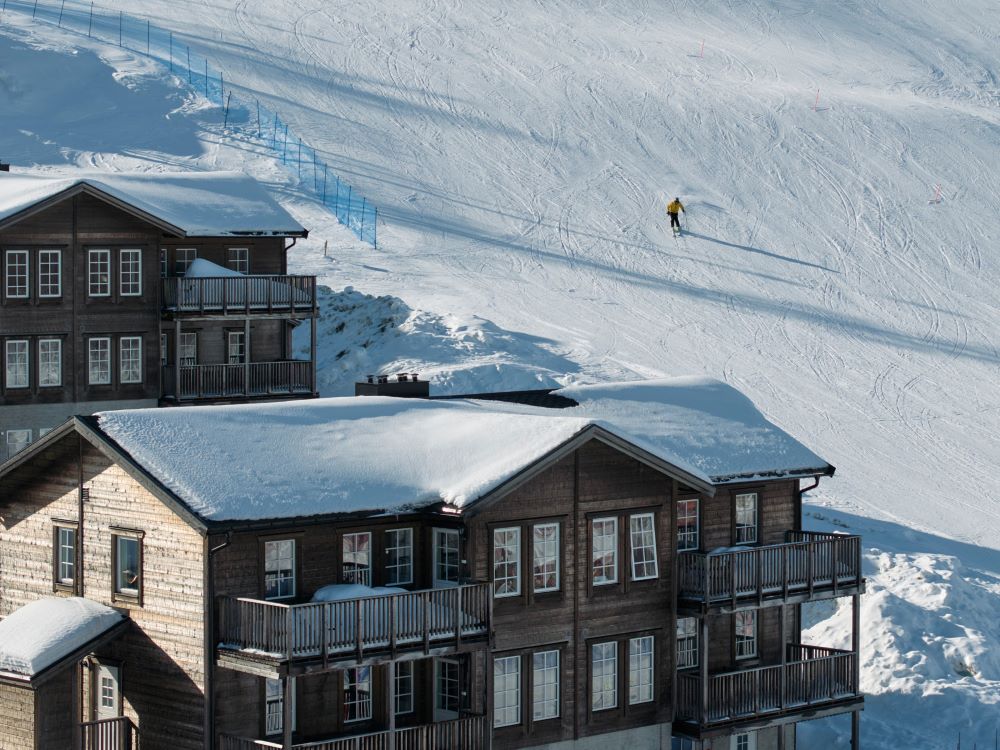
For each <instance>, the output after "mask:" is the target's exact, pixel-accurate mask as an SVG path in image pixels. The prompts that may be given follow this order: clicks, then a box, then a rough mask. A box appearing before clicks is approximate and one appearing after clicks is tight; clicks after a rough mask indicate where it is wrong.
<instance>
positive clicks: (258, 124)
mask: <svg viewBox="0 0 1000 750" xmlns="http://www.w3.org/2000/svg"><path fill="white" fill-rule="evenodd" d="M254 101H255V102H257V138H263V137H264V136H263V135H262V134H261V130H260V99H256V98H255V99H254Z"/></svg>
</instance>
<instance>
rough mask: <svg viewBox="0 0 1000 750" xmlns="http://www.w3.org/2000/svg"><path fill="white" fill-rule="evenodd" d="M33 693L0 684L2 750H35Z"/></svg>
mask: <svg viewBox="0 0 1000 750" xmlns="http://www.w3.org/2000/svg"><path fill="white" fill-rule="evenodd" d="M36 721H37V716H36V714H35V692H34V691H33V690H29V689H28V688H23V687H17V686H16V685H8V684H6V683H2V682H0V746H2V747H3V749H4V750H36V748H35V722H36Z"/></svg>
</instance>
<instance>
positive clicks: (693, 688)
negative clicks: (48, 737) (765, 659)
mask: <svg viewBox="0 0 1000 750" xmlns="http://www.w3.org/2000/svg"><path fill="white" fill-rule="evenodd" d="M786 658H787V662H786V663H785V664H783V665H782V664H778V665H775V666H769V667H757V668H754V669H744V670H740V671H738V672H728V673H725V674H716V675H710V676H709V678H708V685H707V686H703V685H702V678H701V676H700V675H699V674H697V673H695V672H681V673H679V674H678V675H677V718H678V719H679V720H680V721H682V722H685V723H687V724H690V725H692V726H689V727H688V728H687V729H688V730H689V731H690V730H692V729H696V730H697V731H696V732H694V733H695V734H698V733H699V732H701V731H703V730H706V729H711V728H712V727H713V726H715V725H720V724H732V723H735V722H751V721H755V720H767V719H776V718H780V717H783V716H795V715H800V714H803V713H809V714H810V715H811V716H815V717H817V718H818V717H819V716H820V715H823V716H826V715H832V714H835V713H842V712H844V711H846V710H850V709H851V708H852V707H853V708H856V707H857V705H858V703H859V702H860V701H861V700H862V698H861V694H860V692H859V690H858V671H857V663H858V655H857V654H856V653H854V652H852V651H839V650H837V649H832V648H820V647H818V646H804V645H800V644H789V645H788V653H787V654H786Z"/></svg>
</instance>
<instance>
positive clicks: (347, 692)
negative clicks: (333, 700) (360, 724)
mask: <svg viewBox="0 0 1000 750" xmlns="http://www.w3.org/2000/svg"><path fill="white" fill-rule="evenodd" d="M371 718H372V668H371V666H367V667H349V668H348V669H345V670H344V723H345V724H351V723H353V722H356V721H369V720H370V719H371Z"/></svg>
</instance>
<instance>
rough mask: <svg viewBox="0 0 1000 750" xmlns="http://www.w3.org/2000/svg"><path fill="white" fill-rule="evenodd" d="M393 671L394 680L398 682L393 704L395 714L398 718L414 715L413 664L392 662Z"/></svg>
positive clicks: (409, 662)
mask: <svg viewBox="0 0 1000 750" xmlns="http://www.w3.org/2000/svg"><path fill="white" fill-rule="evenodd" d="M390 664H391V665H392V666H391V668H392V670H393V679H394V680H396V690H395V697H394V701H395V702H394V704H393V712H394V713H395V714H396V716H401V715H403V714H412V713H413V711H414V703H415V701H414V700H413V662H412V661H397V662H390Z"/></svg>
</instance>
